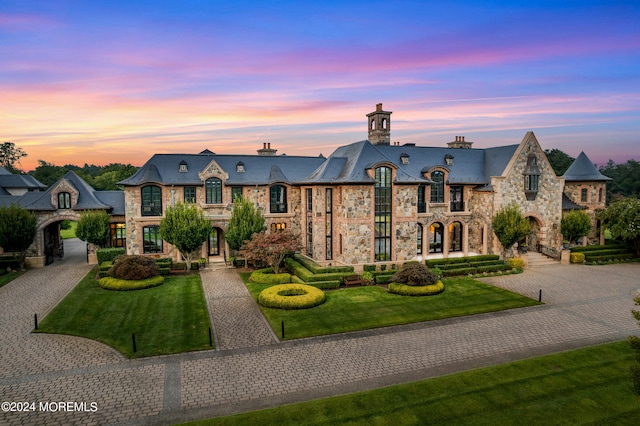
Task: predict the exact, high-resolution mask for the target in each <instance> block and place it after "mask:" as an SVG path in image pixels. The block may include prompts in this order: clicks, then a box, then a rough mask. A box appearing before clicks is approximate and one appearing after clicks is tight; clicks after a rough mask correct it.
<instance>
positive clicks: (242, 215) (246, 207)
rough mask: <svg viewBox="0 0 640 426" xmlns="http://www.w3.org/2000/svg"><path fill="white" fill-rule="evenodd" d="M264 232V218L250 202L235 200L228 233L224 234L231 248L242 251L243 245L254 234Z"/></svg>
mask: <svg viewBox="0 0 640 426" xmlns="http://www.w3.org/2000/svg"><path fill="white" fill-rule="evenodd" d="M261 231H264V217H262V213H261V212H260V210H258V209H256V208H255V207H254V205H253V203H251V202H250V201H247V200H243V199H240V198H236V199H235V200H233V210H232V212H231V219H230V220H229V225H228V227H227V231H226V232H225V233H224V236H225V239H226V240H227V243H229V248H230V249H231V250H240V247H242V244H244V242H245V241H247V240H249V239H250V238H251V236H252V235H253V234H257V233H258V232H261Z"/></svg>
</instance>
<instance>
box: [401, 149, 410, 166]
mask: <svg viewBox="0 0 640 426" xmlns="http://www.w3.org/2000/svg"><path fill="white" fill-rule="evenodd" d="M400 162H401V163H402V164H409V154H405V153H404V152H403V153H402V154H400Z"/></svg>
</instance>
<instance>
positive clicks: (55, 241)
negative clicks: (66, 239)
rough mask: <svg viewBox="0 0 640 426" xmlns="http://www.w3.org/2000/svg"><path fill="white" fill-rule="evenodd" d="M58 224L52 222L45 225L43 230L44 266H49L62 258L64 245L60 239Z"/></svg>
mask: <svg viewBox="0 0 640 426" xmlns="http://www.w3.org/2000/svg"><path fill="white" fill-rule="evenodd" d="M60 223H61V222H54V223H51V224H49V225H47V226H46V227H45V228H44V230H43V241H44V250H43V252H44V253H43V254H44V264H45V265H49V264H51V263H53V261H54V260H55V259H56V258H57V259H61V258H62V257H63V256H64V245H63V242H62V237H60Z"/></svg>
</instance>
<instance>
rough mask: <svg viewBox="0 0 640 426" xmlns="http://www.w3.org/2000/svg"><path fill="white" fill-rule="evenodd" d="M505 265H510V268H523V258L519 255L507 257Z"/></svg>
mask: <svg viewBox="0 0 640 426" xmlns="http://www.w3.org/2000/svg"><path fill="white" fill-rule="evenodd" d="M507 265H509V266H511V268H512V269H524V260H522V259H521V258H519V257H512V258H511V259H507Z"/></svg>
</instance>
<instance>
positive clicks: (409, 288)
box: [387, 281, 444, 296]
mask: <svg viewBox="0 0 640 426" xmlns="http://www.w3.org/2000/svg"><path fill="white" fill-rule="evenodd" d="M387 291H388V292H389V293H394V294H399V295H401V296H433V295H435V294H440V293H442V292H443V291H444V284H443V283H442V281H438V282H437V283H435V284H431V285H420V286H417V285H406V284H401V283H390V284H389V288H388V289H387Z"/></svg>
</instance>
